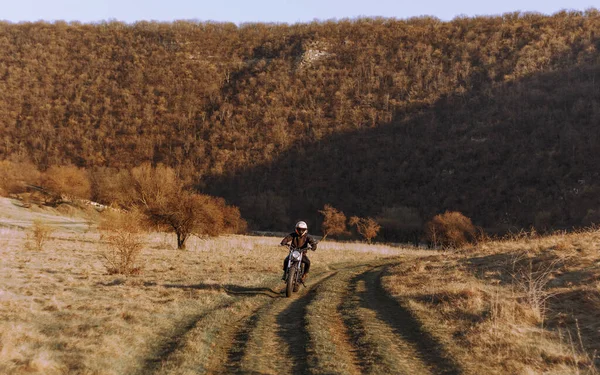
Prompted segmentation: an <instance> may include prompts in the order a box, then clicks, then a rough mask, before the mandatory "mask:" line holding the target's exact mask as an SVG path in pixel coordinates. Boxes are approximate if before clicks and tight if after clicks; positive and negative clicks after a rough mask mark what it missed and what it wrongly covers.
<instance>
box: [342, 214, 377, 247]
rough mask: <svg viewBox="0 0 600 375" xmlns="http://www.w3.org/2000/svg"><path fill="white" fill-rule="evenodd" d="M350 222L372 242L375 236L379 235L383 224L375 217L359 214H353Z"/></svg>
mask: <svg viewBox="0 0 600 375" xmlns="http://www.w3.org/2000/svg"><path fill="white" fill-rule="evenodd" d="M348 224H349V225H351V226H355V227H356V231H357V232H358V233H359V234H360V235H361V236H362V237H363V238H364V239H365V240H366V241H367V242H368V243H371V241H372V240H373V238H375V237H376V236H377V233H379V230H380V229H381V226H380V225H379V224H378V223H377V221H375V219H373V218H370V217H367V218H361V217H358V216H352V217H351V218H350V220H349V221H348Z"/></svg>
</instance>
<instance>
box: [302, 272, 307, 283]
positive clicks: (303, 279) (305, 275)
mask: <svg viewBox="0 0 600 375" xmlns="http://www.w3.org/2000/svg"><path fill="white" fill-rule="evenodd" d="M307 277H308V274H307V273H305V274H303V275H302V282H304V281H305V280H306V278H307Z"/></svg>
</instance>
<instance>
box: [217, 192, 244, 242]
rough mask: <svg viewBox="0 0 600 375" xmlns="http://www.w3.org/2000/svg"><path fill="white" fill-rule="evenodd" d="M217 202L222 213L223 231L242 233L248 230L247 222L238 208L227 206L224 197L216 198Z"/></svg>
mask: <svg viewBox="0 0 600 375" xmlns="http://www.w3.org/2000/svg"><path fill="white" fill-rule="evenodd" d="M216 200H217V204H218V206H219V208H220V209H221V212H222V213H223V232H224V233H229V234H242V233H246V231H247V230H248V223H247V222H246V220H244V219H243V218H242V214H241V213H240V209H239V208H237V207H236V206H228V205H227V204H226V202H225V199H222V198H216Z"/></svg>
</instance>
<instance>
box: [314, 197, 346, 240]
mask: <svg viewBox="0 0 600 375" xmlns="http://www.w3.org/2000/svg"><path fill="white" fill-rule="evenodd" d="M319 212H320V213H321V214H322V215H323V223H322V224H321V230H322V231H323V238H322V239H321V241H323V240H324V239H325V238H326V237H327V236H328V235H330V234H332V235H336V234H344V233H348V230H347V228H346V215H344V213H343V212H341V211H338V210H337V209H335V208H334V207H333V206H331V205H329V204H326V205H325V207H323V209H322V210H319Z"/></svg>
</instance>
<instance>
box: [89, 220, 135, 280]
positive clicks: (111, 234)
mask: <svg viewBox="0 0 600 375" xmlns="http://www.w3.org/2000/svg"><path fill="white" fill-rule="evenodd" d="M100 229H101V230H102V232H103V233H102V239H103V240H104V241H105V243H106V245H107V247H106V248H105V249H104V250H103V251H102V252H101V254H100V256H101V258H102V260H103V262H104V266H105V267H106V270H107V271H108V273H110V274H122V275H131V274H135V273H139V272H140V270H141V267H140V266H139V265H138V263H137V260H138V257H139V255H140V253H141V252H142V250H143V247H144V242H143V239H142V226H141V216H140V214H139V213H138V212H136V211H134V212H131V213H119V212H112V213H111V214H109V215H107V216H106V217H104V218H103V221H102V222H101V225H100Z"/></svg>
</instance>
